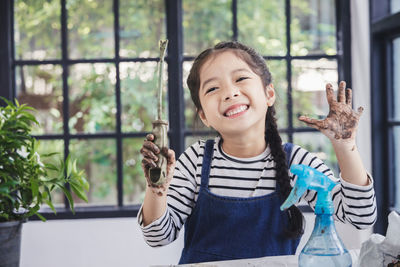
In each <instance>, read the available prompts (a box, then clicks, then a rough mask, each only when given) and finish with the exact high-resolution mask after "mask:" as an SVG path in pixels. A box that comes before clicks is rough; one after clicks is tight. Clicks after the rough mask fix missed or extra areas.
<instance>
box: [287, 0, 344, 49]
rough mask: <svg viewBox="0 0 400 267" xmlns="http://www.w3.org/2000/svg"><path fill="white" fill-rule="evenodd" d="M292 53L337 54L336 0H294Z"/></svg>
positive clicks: (291, 26)
mask: <svg viewBox="0 0 400 267" xmlns="http://www.w3.org/2000/svg"><path fill="white" fill-rule="evenodd" d="M291 3H292V6H291V12H292V22H291V25H290V31H291V38H292V44H291V54H292V55H295V56H303V55H312V54H328V55H334V54H336V15H335V13H336V12H335V1H334V0H297V1H292V2H291Z"/></svg>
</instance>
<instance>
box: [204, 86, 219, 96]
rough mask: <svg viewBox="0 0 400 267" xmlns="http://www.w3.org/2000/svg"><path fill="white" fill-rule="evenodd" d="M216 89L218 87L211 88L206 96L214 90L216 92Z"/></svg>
mask: <svg viewBox="0 0 400 267" xmlns="http://www.w3.org/2000/svg"><path fill="white" fill-rule="evenodd" d="M216 89H217V87H211V88H210V89H208V90H207V91H206V94H208V93H211V92H212V91H214V90H216Z"/></svg>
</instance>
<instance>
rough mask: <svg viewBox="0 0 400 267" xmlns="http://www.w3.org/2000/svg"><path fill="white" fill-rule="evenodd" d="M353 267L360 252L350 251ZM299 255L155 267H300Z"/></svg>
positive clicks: (158, 266) (159, 266) (356, 250)
mask: <svg viewBox="0 0 400 267" xmlns="http://www.w3.org/2000/svg"><path fill="white" fill-rule="evenodd" d="M349 252H350V255H351V259H352V262H353V267H354V266H357V259H358V254H359V253H360V250H358V249H355V250H350V251H349ZM297 259H298V255H288V256H275V257H262V258H254V259H241V260H231V261H214V262H203V263H193V264H181V265H157V266H154V267H173V266H179V267H243V266H246V267H263V266H268V267H297V266H298V262H297Z"/></svg>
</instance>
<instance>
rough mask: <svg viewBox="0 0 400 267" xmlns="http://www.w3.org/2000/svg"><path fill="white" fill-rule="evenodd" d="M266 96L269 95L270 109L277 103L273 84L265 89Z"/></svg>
mask: <svg viewBox="0 0 400 267" xmlns="http://www.w3.org/2000/svg"><path fill="white" fill-rule="evenodd" d="M265 94H266V95H267V104H268V107H270V106H272V105H273V104H274V103H275V99H276V95H275V89H274V85H273V84H272V83H270V84H269V85H267V87H266V88H265Z"/></svg>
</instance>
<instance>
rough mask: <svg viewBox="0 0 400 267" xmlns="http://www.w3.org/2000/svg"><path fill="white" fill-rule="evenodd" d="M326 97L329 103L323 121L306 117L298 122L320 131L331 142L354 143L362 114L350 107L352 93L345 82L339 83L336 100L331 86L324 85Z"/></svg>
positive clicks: (301, 117) (302, 117) (359, 110)
mask: <svg viewBox="0 0 400 267" xmlns="http://www.w3.org/2000/svg"><path fill="white" fill-rule="evenodd" d="M326 97H327V100H328V103H329V114H328V116H327V117H326V118H325V119H323V120H316V119H312V118H309V117H306V116H300V117H299V120H300V121H303V122H305V123H306V124H307V125H308V126H310V127H313V128H315V129H318V130H319V131H321V132H322V133H323V134H324V135H326V136H327V137H328V138H329V139H330V140H331V141H332V142H342V141H345V142H350V141H354V140H355V137H356V132H357V126H358V121H359V119H360V117H361V114H362V112H363V110H364V109H363V108H362V107H359V108H358V110H357V111H354V110H353V109H352V106H351V98H352V91H351V89H350V88H347V89H346V82H344V81H341V82H340V84H339V90H338V95H337V100H336V99H335V94H334V92H333V88H332V85H331V84H329V83H328V84H327V85H326Z"/></svg>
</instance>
